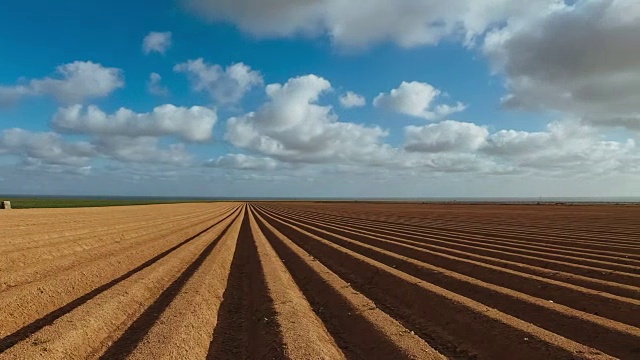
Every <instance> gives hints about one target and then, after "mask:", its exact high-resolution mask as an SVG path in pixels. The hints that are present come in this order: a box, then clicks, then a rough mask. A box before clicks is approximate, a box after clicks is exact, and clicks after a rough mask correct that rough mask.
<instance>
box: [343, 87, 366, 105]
mask: <svg viewBox="0 0 640 360" xmlns="http://www.w3.org/2000/svg"><path fill="white" fill-rule="evenodd" d="M366 103H367V100H366V99H365V98H364V96H362V95H360V94H356V93H354V92H353V91H347V92H346V93H345V94H343V95H342V96H340V105H342V107H344V108H347V109H349V108H353V107H362V106H365V104H366Z"/></svg>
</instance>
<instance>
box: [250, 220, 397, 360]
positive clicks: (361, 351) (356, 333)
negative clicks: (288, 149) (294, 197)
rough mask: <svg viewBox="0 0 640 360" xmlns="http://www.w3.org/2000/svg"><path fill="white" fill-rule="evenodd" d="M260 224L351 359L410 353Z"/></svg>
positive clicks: (318, 314) (310, 301)
mask: <svg viewBox="0 0 640 360" xmlns="http://www.w3.org/2000/svg"><path fill="white" fill-rule="evenodd" d="M258 224H259V226H260V228H261V229H262V232H263V234H264V235H265V237H266V238H267V240H268V241H269V243H270V244H271V246H272V247H273V249H274V250H275V251H276V253H277V254H278V257H279V258H280V259H282V260H283V261H284V265H285V266H286V268H287V270H289V273H290V274H291V276H292V277H293V280H294V281H295V283H296V284H297V285H298V287H299V288H300V290H302V293H303V294H304V296H305V297H306V299H307V301H309V303H310V304H311V307H312V308H313V311H314V312H315V313H316V315H317V316H318V317H319V318H320V319H321V320H322V323H323V324H324V325H325V327H326V328H327V330H328V331H329V333H330V334H331V336H332V337H333V339H334V340H335V341H336V343H337V345H338V347H340V350H342V352H343V353H344V354H345V356H346V357H347V358H348V359H373V358H378V359H401V358H403V357H405V356H406V355H404V354H403V352H402V350H401V349H399V348H398V347H397V346H396V345H395V344H394V343H393V341H391V340H390V339H389V338H388V337H386V336H385V335H384V334H382V333H381V332H380V331H379V330H378V329H376V328H375V326H374V325H373V324H371V323H370V322H369V321H368V320H367V319H365V318H364V317H362V316H360V315H359V314H358V313H359V312H360V311H361V309H357V308H355V307H354V306H353V305H352V304H351V303H349V302H348V301H346V300H345V299H344V298H343V297H342V295H340V293H339V292H338V291H337V289H335V288H334V287H333V286H332V285H331V284H329V283H327V282H326V281H325V280H324V279H323V278H322V276H321V275H320V274H318V273H317V272H316V271H315V270H314V269H313V268H312V267H311V266H310V265H309V264H308V263H306V262H305V260H304V259H302V258H300V257H299V256H298V255H297V254H296V253H295V252H293V250H291V249H290V248H289V247H288V246H287V245H285V244H284V243H283V242H282V240H280V239H278V237H277V236H276V235H275V234H274V233H273V232H272V231H271V230H270V229H269V228H267V227H266V226H265V225H264V224H263V223H262V221H260V220H258ZM372 354H375V356H373V355H372Z"/></svg>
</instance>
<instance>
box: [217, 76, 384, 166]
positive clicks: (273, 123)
mask: <svg viewBox="0 0 640 360" xmlns="http://www.w3.org/2000/svg"><path fill="white" fill-rule="evenodd" d="M330 89H331V84H330V83H329V81H327V80H325V79H323V78H321V77H318V76H315V75H306V76H300V77H296V78H291V79H289V81H287V83H285V84H284V85H282V84H270V85H267V87H266V88H265V90H266V93H267V96H268V97H269V100H268V102H266V103H265V104H264V105H262V106H261V107H260V108H259V109H258V110H256V111H255V112H250V113H247V114H245V115H242V116H239V117H233V118H231V119H229V120H228V121H227V134H226V139H227V140H229V141H230V142H231V143H232V144H233V145H235V146H237V147H240V148H245V149H251V150H254V151H257V152H259V153H262V154H265V155H268V156H271V157H275V158H277V159H279V160H281V161H285V162H330V161H333V162H336V163H339V162H348V161H358V160H360V161H368V162H375V161H376V160H377V159H379V158H380V157H381V156H383V155H384V154H385V153H386V152H387V150H388V149H387V148H388V147H387V146H385V145H382V144H381V143H380V141H381V138H383V137H384V136H386V135H387V132H386V131H384V130H382V129H381V128H379V127H367V126H364V125H360V124H355V123H345V122H340V121H338V117H337V115H335V114H334V113H333V111H332V108H331V106H323V105H319V104H318V103H317V102H318V100H319V98H320V96H321V94H322V93H324V92H326V91H328V90H330Z"/></svg>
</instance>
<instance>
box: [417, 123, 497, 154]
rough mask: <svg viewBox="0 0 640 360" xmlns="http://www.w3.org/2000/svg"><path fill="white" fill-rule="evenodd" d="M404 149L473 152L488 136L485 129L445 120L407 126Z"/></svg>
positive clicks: (470, 124)
mask: <svg viewBox="0 0 640 360" xmlns="http://www.w3.org/2000/svg"><path fill="white" fill-rule="evenodd" d="M404 132H405V149H407V150H408V151H416V152H433V153H435V152H444V151H456V152H457V151H475V150H477V149H479V148H480V147H482V146H483V145H484V144H485V143H486V141H487V137H488V136H489V131H488V130H487V128H486V127H483V126H478V125H476V124H472V123H465V122H458V121H453V120H446V121H443V122H440V123H438V124H429V125H426V126H407V127H405V128H404Z"/></svg>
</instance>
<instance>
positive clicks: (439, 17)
mask: <svg viewBox="0 0 640 360" xmlns="http://www.w3.org/2000/svg"><path fill="white" fill-rule="evenodd" d="M559 1H560V0H534V1H528V0H486V1H477V0H451V1H446V2H445V1H440V0H401V1H387V0H369V1H365V2H355V1H350V0H306V1H294V0H265V1H255V0H183V2H184V3H185V4H186V6H187V8H188V9H190V10H191V11H192V12H193V13H195V14H197V15H199V16H202V17H205V18H207V19H209V20H211V21H224V22H232V23H234V24H236V25H237V26H238V27H239V28H240V29H242V30H244V31H246V32H249V33H251V34H253V35H255V36H259V37H290V36H292V35H297V34H302V35H305V36H328V37H330V38H331V40H332V41H333V42H334V43H335V44H336V45H338V46H339V47H343V48H359V47H365V46H368V45H370V44H372V43H378V42H393V43H396V44H398V45H400V46H402V47H414V46H419V45H432V44H437V43H438V42H439V41H440V40H442V39H443V38H447V37H454V38H457V39H460V40H462V41H466V42H468V41H470V40H471V39H473V38H474V37H475V36H477V35H479V34H482V33H483V32H484V31H486V29H488V28H489V27H490V26H491V25H492V24H497V23H500V22H502V21H504V20H506V19H507V18H510V17H517V16H520V15H522V14H529V13H535V12H538V11H540V10H539V9H540V8H544V7H545V6H547V5H548V4H549V3H557V2H559ZM372 19H375V20H374V21H372Z"/></svg>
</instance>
